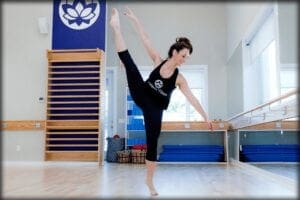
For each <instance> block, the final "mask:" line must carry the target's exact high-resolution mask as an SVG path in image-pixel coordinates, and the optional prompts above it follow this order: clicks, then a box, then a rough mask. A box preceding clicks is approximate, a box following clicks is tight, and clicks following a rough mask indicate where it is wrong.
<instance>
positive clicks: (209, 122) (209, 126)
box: [206, 120, 213, 132]
mask: <svg viewBox="0 0 300 200" xmlns="http://www.w3.org/2000/svg"><path fill="white" fill-rule="evenodd" d="M206 123H207V126H208V129H209V130H210V131H211V132H213V125H212V122H211V121H210V120H206Z"/></svg>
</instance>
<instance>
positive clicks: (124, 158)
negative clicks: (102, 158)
mask: <svg viewBox="0 0 300 200" xmlns="http://www.w3.org/2000/svg"><path fill="white" fill-rule="evenodd" d="M117 155H118V162H119V163H129V162H130V150H124V151H117Z"/></svg>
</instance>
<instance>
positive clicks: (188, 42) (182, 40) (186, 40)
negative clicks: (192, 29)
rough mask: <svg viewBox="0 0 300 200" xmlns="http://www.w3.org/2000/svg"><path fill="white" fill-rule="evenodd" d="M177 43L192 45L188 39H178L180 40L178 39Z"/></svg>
mask: <svg viewBox="0 0 300 200" xmlns="http://www.w3.org/2000/svg"><path fill="white" fill-rule="evenodd" d="M176 42H178V43H181V42H184V43H187V44H190V43H191V42H190V40H189V39H188V38H186V37H178V38H176Z"/></svg>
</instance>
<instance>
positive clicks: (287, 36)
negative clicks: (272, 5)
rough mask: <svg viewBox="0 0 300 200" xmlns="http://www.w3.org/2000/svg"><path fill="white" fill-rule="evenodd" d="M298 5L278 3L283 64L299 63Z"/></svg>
mask: <svg viewBox="0 0 300 200" xmlns="http://www.w3.org/2000/svg"><path fill="white" fill-rule="evenodd" d="M298 18H299V14H298V3H297V2H279V3H278V26H279V44H280V45H279V53H280V63H281V64H295V63H299V61H298V47H299V46H298V45H299V43H298V37H299V35H298V26H299V25H298V24H299V22H298V21H299V20H298Z"/></svg>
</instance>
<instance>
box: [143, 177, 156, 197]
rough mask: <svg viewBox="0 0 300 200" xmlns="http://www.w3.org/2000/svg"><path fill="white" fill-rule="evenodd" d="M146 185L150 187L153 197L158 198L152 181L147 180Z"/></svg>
mask: <svg viewBox="0 0 300 200" xmlns="http://www.w3.org/2000/svg"><path fill="white" fill-rule="evenodd" d="M146 185H147V186H148V189H149V192H150V194H151V196H158V193H157V192H156V190H155V188H154V185H153V183H152V181H149V180H146Z"/></svg>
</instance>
